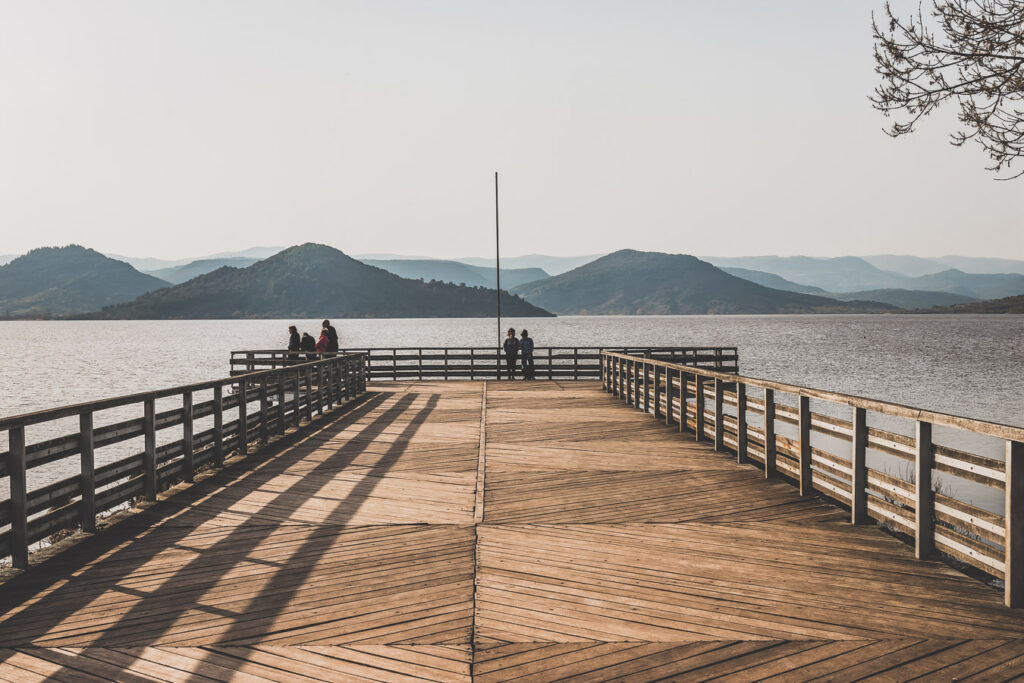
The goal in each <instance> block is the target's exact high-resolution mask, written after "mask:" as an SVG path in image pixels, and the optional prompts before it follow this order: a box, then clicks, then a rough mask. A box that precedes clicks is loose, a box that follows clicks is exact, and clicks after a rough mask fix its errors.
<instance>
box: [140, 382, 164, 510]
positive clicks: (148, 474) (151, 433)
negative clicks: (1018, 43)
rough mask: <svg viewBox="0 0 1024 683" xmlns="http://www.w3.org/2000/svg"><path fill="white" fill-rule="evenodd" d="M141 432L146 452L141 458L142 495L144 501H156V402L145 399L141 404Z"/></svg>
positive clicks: (158, 483) (157, 487)
mask: <svg viewBox="0 0 1024 683" xmlns="http://www.w3.org/2000/svg"><path fill="white" fill-rule="evenodd" d="M143 413H144V414H143V418H142V422H143V431H144V432H145V444H146V451H145V453H144V454H143V456H142V471H143V482H142V489H143V495H144V496H145V498H146V500H149V501H154V500H156V492H157V491H159V490H160V482H159V481H157V471H156V401H155V400H154V399H152V398H147V399H146V400H145V401H144V403H143Z"/></svg>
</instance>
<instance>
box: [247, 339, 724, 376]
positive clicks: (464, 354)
mask: <svg viewBox="0 0 1024 683" xmlns="http://www.w3.org/2000/svg"><path fill="white" fill-rule="evenodd" d="M604 351H615V352H617V353H624V354H629V355H632V356H642V357H644V358H657V359H659V360H663V361H669V362H673V363H678V364H680V365H688V366H694V367H702V368H711V369H715V370H720V371H722V372H730V373H735V372H739V355H738V353H737V350H736V347H735V346H713V347H712V346H701V347H694V346H649V347H641V346H634V347H629V348H610V349H609V348H602V347H596V346H587V347H583V346H578V347H574V346H538V347H537V348H536V349H535V350H534V354H533V358H534V377H535V378H536V379H559V380H570V379H573V380H575V379H580V380H597V379H600V377H601V353H602V352H604ZM342 352H343V353H360V354H362V355H363V356H364V357H365V358H366V372H367V377H368V378H369V379H370V380H371V381H380V380H414V379H415V380H421V379H423V380H432V379H442V380H454V379H469V380H482V379H505V374H504V372H505V356H504V354H503V353H502V352H501V350H500V349H494V348H483V347H450V348H443V347H437V348H428V347H418V348H416V347H408V348H361V349H343V350H342ZM313 355H314V357H319V356H320V355H326V354H313ZM308 356H309V354H306V353H303V352H289V351H282V350H280V349H271V350H261V351H251V350H250V351H232V352H231V361H230V362H231V372H232V373H245V372H253V371H254V370H259V369H262V368H277V367H287V366H289V365H291V364H295V363H302V362H306V359H307V357H308ZM499 370H500V372H501V377H500V378H499V374H498V373H499ZM516 376H517V377H522V367H521V366H520V367H519V368H518V369H517V370H516Z"/></svg>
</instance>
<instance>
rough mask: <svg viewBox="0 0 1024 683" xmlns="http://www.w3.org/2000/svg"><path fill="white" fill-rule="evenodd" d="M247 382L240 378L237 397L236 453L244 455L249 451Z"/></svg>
mask: <svg viewBox="0 0 1024 683" xmlns="http://www.w3.org/2000/svg"><path fill="white" fill-rule="evenodd" d="M248 384H249V383H248V382H246V381H245V380H242V381H241V382H240V383H239V388H240V389H241V393H240V394H239V397H238V453H239V455H246V454H247V453H248V452H249V404H248V403H247V401H246V399H247V398H248V395H249V388H248Z"/></svg>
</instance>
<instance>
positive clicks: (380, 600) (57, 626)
mask: <svg viewBox="0 0 1024 683" xmlns="http://www.w3.org/2000/svg"><path fill="white" fill-rule="evenodd" d="M229 481H230V482H231V483H230V484H228V485H225V483H226V482H229ZM172 494H173V495H171V496H169V497H166V498H164V499H163V500H162V501H161V502H159V503H157V505H156V506H155V507H153V508H150V509H149V510H146V511H143V512H141V513H139V514H137V515H135V516H134V517H132V518H131V519H128V520H126V521H124V522H121V523H120V524H118V525H116V526H114V527H112V528H110V529H108V530H106V531H103V532H102V533H99V534H97V535H95V536H93V537H91V538H89V539H87V540H85V541H83V542H81V543H80V544H79V545H78V546H76V548H75V549H74V550H72V551H70V552H65V553H62V554H59V555H57V556H55V557H54V558H52V559H50V560H47V561H45V562H43V563H41V564H39V565H38V566H35V567H33V568H31V569H30V570H28V571H27V572H25V573H24V574H22V575H21V576H19V577H17V578H14V579H12V580H10V581H8V582H7V583H6V584H5V585H3V586H2V587H0V613H2V614H3V615H4V616H3V617H2V618H0V660H2V664H0V678H3V679H4V680H69V681H88V680H99V679H108V678H117V679H118V680H123V681H140V680H183V679H188V680H253V681H263V680H271V681H291V680H303V679H309V680H361V679H365V680H375V681H392V680H424V679H426V680H445V681H448V680H469V679H470V677H472V678H474V679H476V680H480V681H497V680H510V679H516V680H528V681H532V680H538V681H546V680H556V679H562V678H573V679H574V680H592V681H598V680H610V679H616V678H619V677H623V678H628V679H629V680H655V679H661V678H678V679H683V680H688V681H689V680H693V681H697V680H706V679H714V678H718V677H725V678H728V679H729V680H749V681H754V680H761V679H764V678H772V677H775V678H777V679H778V680H792V681H803V680H811V679H814V678H816V677H823V678H825V679H827V680H830V681H846V680H860V679H862V678H870V677H872V676H877V677H879V678H880V679H883V680H910V679H914V678H917V677H923V678H925V679H933V680H943V681H948V680H953V679H959V680H971V679H972V676H973V677H976V679H977V680H986V681H988V680H1005V679H1010V678H1013V677H1015V676H1021V675H1024V640H1021V639H1022V638H1024V614H1021V613H1019V611H1013V610H1009V609H1007V608H1005V607H1003V606H1002V600H1001V596H1000V594H999V593H998V592H996V591H995V590H992V589H990V588H987V587H985V586H983V585H981V584H979V583H977V582H975V581H973V580H972V579H969V578H966V577H965V576H963V575H961V574H959V573H957V572H954V571H953V570H951V569H948V568H947V567H945V566H944V565H942V564H941V563H938V562H918V561H916V560H914V559H913V554H912V552H911V550H910V549H908V548H907V547H906V546H904V545H902V544H901V543H899V542H898V541H896V540H895V539H892V538H890V537H888V536H886V535H885V534H883V533H881V532H880V531H878V530H876V529H874V528H871V527H855V526H851V525H850V524H848V523H847V522H846V518H847V514H846V513H844V512H842V511H840V510H838V509H836V508H833V507H831V506H829V505H828V504H826V503H824V502H822V501H820V500H817V499H801V498H799V496H798V495H797V492H796V490H795V489H794V488H793V487H792V486H790V485H788V484H786V483H783V482H779V481H765V480H764V479H763V478H762V474H761V473H760V472H759V471H758V470H756V469H755V468H753V467H748V466H739V465H736V464H735V463H734V462H732V461H731V460H730V459H728V458H726V457H725V456H722V455H720V454H716V453H714V452H712V450H711V449H710V448H709V447H707V446H705V445H702V444H695V443H694V442H693V441H692V436H689V437H684V436H682V435H680V434H678V433H677V432H676V431H674V430H673V429H669V428H667V427H665V426H663V425H661V424H659V423H657V422H655V421H654V420H652V419H651V418H649V417H647V416H645V415H643V414H641V413H638V412H635V411H633V410H630V409H628V408H626V407H624V406H623V405H621V404H620V403H618V402H617V401H615V399H613V398H612V397H611V396H610V395H608V394H605V393H603V392H601V391H600V388H599V385H598V384H597V383H591V382H535V383H527V382H516V383H509V382H501V383H498V382H488V383H486V385H485V384H484V383H482V382H437V383H429V382H420V383H415V382H410V383H403V384H393V383H388V384H387V385H386V386H376V387H372V390H371V392H370V394H369V395H368V397H367V398H366V399H365V400H364V401H362V402H361V403H359V404H358V405H357V406H355V407H353V408H352V410H350V411H349V412H348V413H347V414H344V415H342V416H340V417H335V418H330V419H325V420H321V421H317V422H315V423H314V424H313V425H311V426H309V427H306V428H303V430H302V431H300V432H297V433H292V434H289V435H288V436H286V437H284V438H283V439H281V440H280V441H278V442H277V443H276V444H273V445H272V446H271V447H270V448H269V449H266V450H265V452H264V453H263V454H261V455H259V456H250V457H249V458H247V459H245V460H242V461H236V462H235V463H234V464H229V467H228V469H227V470H225V471H223V472H221V473H218V474H214V475H212V476H210V477H207V478H206V479H204V480H202V481H200V482H199V483H197V484H195V485H192V486H190V487H179V489H177V490H176V491H174V492H172Z"/></svg>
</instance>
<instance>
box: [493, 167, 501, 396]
mask: <svg viewBox="0 0 1024 683" xmlns="http://www.w3.org/2000/svg"><path fill="white" fill-rule="evenodd" d="M498 227H499V223H498V172H497V171H495V172H494V276H495V282H496V284H497V287H496V289H497V294H496V296H495V299H496V301H497V304H498V356H497V361H498V362H497V370H498V379H501V240H500V238H499V234H500V233H499V230H498Z"/></svg>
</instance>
